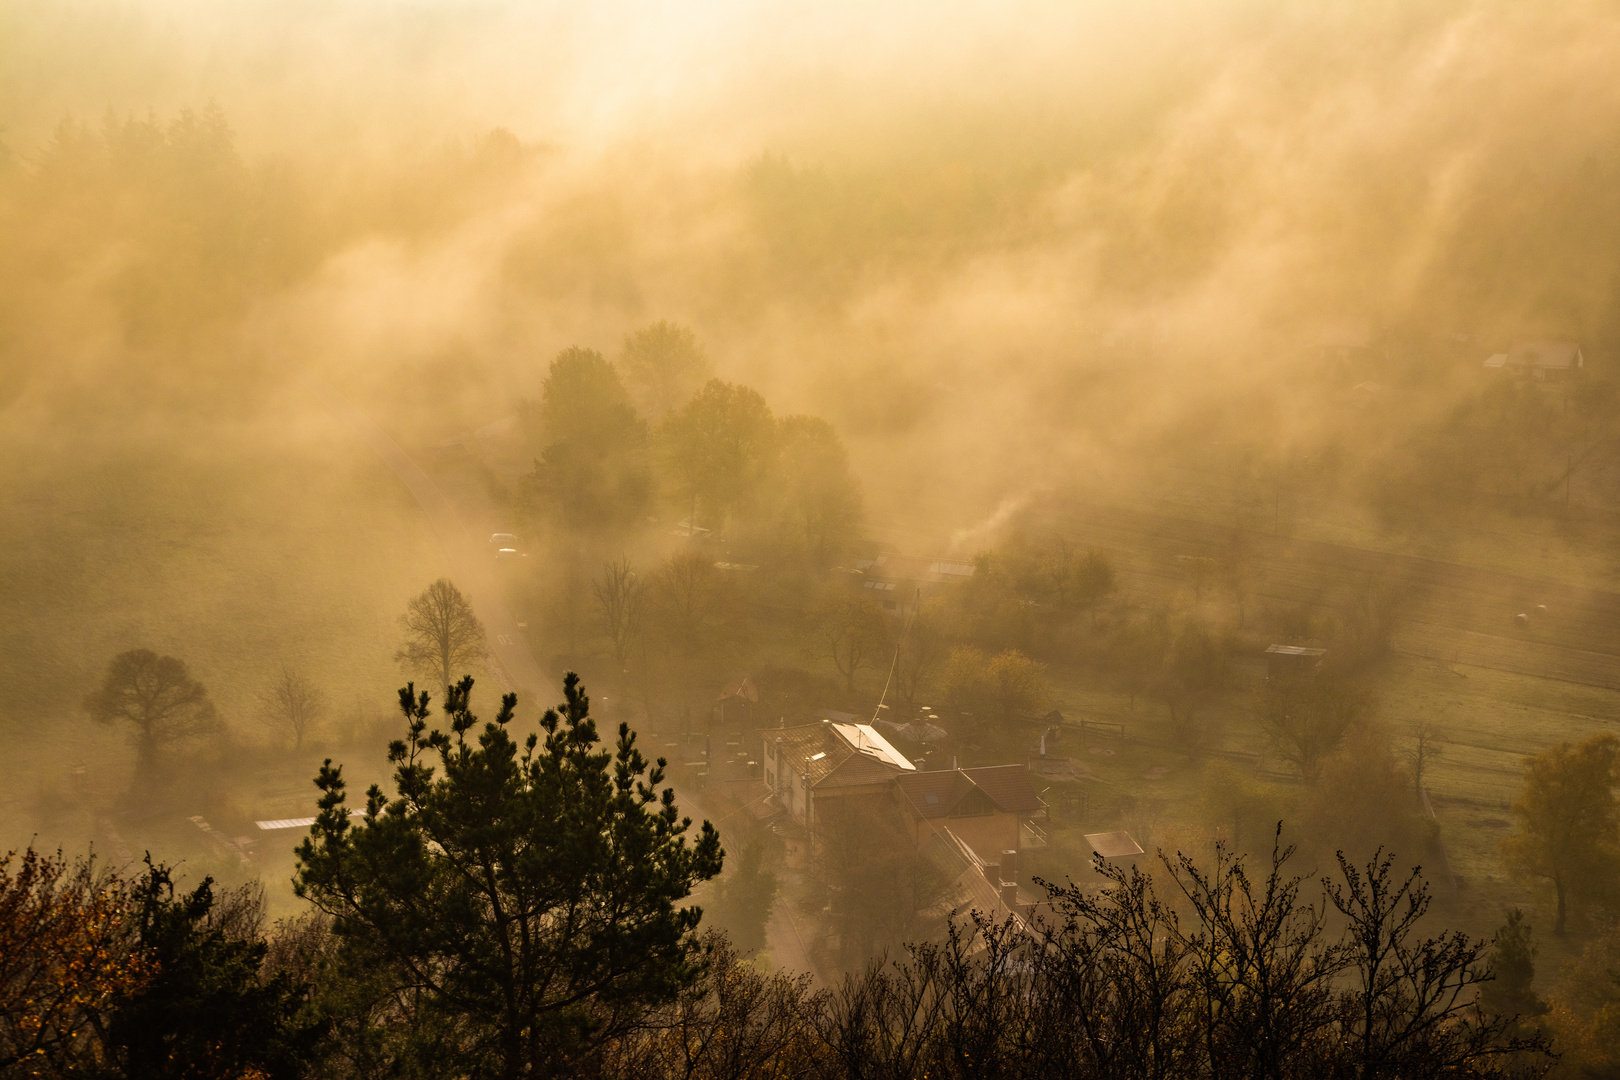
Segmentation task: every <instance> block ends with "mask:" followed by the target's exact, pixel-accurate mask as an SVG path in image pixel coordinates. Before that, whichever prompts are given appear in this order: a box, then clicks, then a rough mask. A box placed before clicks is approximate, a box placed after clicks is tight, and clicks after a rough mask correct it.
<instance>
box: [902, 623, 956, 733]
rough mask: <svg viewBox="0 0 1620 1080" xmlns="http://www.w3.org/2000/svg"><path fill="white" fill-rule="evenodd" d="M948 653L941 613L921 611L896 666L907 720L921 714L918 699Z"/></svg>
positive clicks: (909, 629)
mask: <svg viewBox="0 0 1620 1080" xmlns="http://www.w3.org/2000/svg"><path fill="white" fill-rule="evenodd" d="M947 652H948V646H947V642H946V640H945V634H944V633H943V631H942V629H941V627H940V620H939V616H938V613H937V612H936V611H934V610H931V609H929V608H923V609H921V610H919V611H918V612H917V614H916V615H915V616H913V618H912V620H911V626H910V627H909V628H907V630H906V632H905V636H904V637H903V638H902V640H901V642H900V654H899V656H898V658H897V659H896V660H895V665H894V695H895V698H896V699H897V700H898V701H899V703H900V705H901V708H902V709H903V710H904V715H905V717H906V718H907V719H910V718H911V716H912V715H913V714H914V713H915V712H916V711H917V699H918V698H919V697H921V696H922V695H923V693H924V692H925V691H927V689H928V687H929V685H930V684H932V682H933V680H934V676H935V675H936V674H938V673H939V668H940V665H941V664H943V663H944V662H945V656H946V653H947Z"/></svg>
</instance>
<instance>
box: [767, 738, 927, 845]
mask: <svg viewBox="0 0 1620 1080" xmlns="http://www.w3.org/2000/svg"><path fill="white" fill-rule="evenodd" d="M838 715H839V716H847V715H848V714H847V713H840V714H838ZM854 719H855V718H854V717H852V716H851V717H850V718H849V720H848V721H834V720H832V719H826V720H822V721H819V722H817V723H814V724H801V725H798V726H796V727H783V728H766V729H765V730H763V731H761V732H760V734H761V735H762V736H763V738H764V744H765V745H764V753H765V757H764V765H765V767H764V770H763V772H764V776H765V786H766V787H768V788H769V789H770V791H771V797H772V798H773V799H774V800H775V801H776V804H777V805H778V806H780V807H781V808H782V809H783V810H785V811H787V813H788V815H789V817H791V818H792V819H793V820H794V821H795V822H797V823H798V824H799V825H801V826H803V827H804V828H805V829H807V830H809V831H810V832H811V833H812V834H814V831H815V827H816V822H817V820H818V819H819V818H820V817H821V816H822V815H823V814H826V813H831V812H833V811H835V810H836V809H838V808H839V807H837V806H834V805H831V804H842V805H843V806H844V807H847V806H848V805H849V804H850V803H851V802H854V801H858V800H861V799H874V800H876V799H884V798H888V797H889V788H890V785H891V784H892V783H893V781H894V778H895V777H896V776H899V775H901V774H903V773H914V772H916V771H917V766H915V765H913V764H912V763H911V762H910V761H908V760H907V759H906V757H905V755H903V754H901V753H900V751H898V750H896V749H895V748H894V747H893V746H892V745H891V744H890V743H889V741H888V740H887V739H885V738H884V737H883V736H882V735H880V734H878V732H877V729H876V728H874V727H872V726H871V725H870V724H859V723H854V722H853V721H854Z"/></svg>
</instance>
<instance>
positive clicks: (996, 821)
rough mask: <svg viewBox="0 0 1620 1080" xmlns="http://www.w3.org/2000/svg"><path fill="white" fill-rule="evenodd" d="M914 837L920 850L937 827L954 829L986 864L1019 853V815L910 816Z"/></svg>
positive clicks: (999, 812)
mask: <svg viewBox="0 0 1620 1080" xmlns="http://www.w3.org/2000/svg"><path fill="white" fill-rule="evenodd" d="M907 816H908V818H909V819H910V821H911V832H912V837H913V839H915V840H916V841H917V846H918V847H921V846H922V845H923V844H924V843H925V842H926V841H927V840H928V838H929V837H930V836H932V835H933V834H934V831H935V829H936V828H937V827H944V828H948V829H950V830H951V832H953V833H955V834H956V835H957V836H958V837H960V838H961V839H962V841H963V842H964V843H965V844H967V846H968V847H970V848H972V849H973V852H974V854H976V855H978V856H979V858H981V859H983V860H984V861H985V862H999V861H1000V859H1001V853H1002V852H1003V851H1017V850H1018V815H1017V814H1005V813H1002V812H1001V811H999V810H998V811H996V812H995V813H993V814H986V815H984V816H983V817H941V818H932V819H924V818H919V817H912V816H911V815H907Z"/></svg>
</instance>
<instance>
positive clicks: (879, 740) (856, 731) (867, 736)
mask: <svg viewBox="0 0 1620 1080" xmlns="http://www.w3.org/2000/svg"><path fill="white" fill-rule="evenodd" d="M833 730H834V731H836V732H838V734H839V735H840V736H841V737H842V738H843V740H844V741H845V742H847V743H849V745H850V746H852V747H854V749H855V750H856V751H857V752H859V753H862V754H865V755H867V756H868V757H875V758H877V759H879V760H880V761H886V762H888V763H889V764H890V765H894V766H897V767H899V768H901V769H905V770H907V771H909V772H915V771H916V770H917V766H915V765H913V764H912V763H911V762H910V761H908V760H906V756H905V755H904V754H902V753H901V752H900V751H898V750H896V749H895V748H894V746H893V744H891V743H890V742H889V740H888V739H885V738H884V737H883V736H882V735H879V734H878V731H877V728H875V727H873V726H872V725H871V724H834V725H833Z"/></svg>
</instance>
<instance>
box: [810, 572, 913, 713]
mask: <svg viewBox="0 0 1620 1080" xmlns="http://www.w3.org/2000/svg"><path fill="white" fill-rule="evenodd" d="M815 620H816V629H817V631H818V632H819V633H820V635H821V640H822V644H823V645H824V646H825V647H826V650H827V655H828V656H830V657H831V658H832V662H833V666H834V667H836V668H837V669H838V673H839V674H840V675H842V676H843V677H844V689H845V690H846V691H847V692H849V693H851V694H853V693H854V692H855V676H856V675H857V674H859V673H860V671H861V669H862V668H869V667H880V666H881V667H887V666H888V660H889V649H890V647H891V645H892V644H893V640H894V638H893V634H892V632H891V628H890V626H889V617H888V616H887V615H885V614H884V613H883V606H882V605H881V604H879V603H878V602H877V601H876V600H874V599H872V595H871V593H869V592H867V591H866V590H865V589H861V590H858V591H857V590H854V589H848V588H842V587H839V586H834V587H833V588H832V590H831V591H830V592H829V593H828V594H827V596H826V597H824V598H823V599H822V601H821V603H820V604H819V605H817V608H816V613H815Z"/></svg>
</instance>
